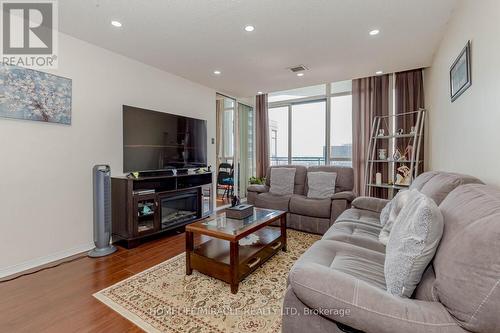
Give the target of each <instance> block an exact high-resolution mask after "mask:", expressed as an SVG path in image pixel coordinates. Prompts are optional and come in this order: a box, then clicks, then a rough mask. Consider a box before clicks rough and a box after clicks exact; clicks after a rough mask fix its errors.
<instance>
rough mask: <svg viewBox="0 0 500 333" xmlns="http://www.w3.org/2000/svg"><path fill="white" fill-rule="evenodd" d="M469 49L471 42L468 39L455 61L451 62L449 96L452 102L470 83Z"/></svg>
mask: <svg viewBox="0 0 500 333" xmlns="http://www.w3.org/2000/svg"><path fill="white" fill-rule="evenodd" d="M470 49H471V43H470V41H468V42H467V44H466V45H465V47H464V48H463V49H462V51H461V52H460V54H459V55H458V57H457V59H456V60H455V62H453V65H451V68H450V97H451V101H452V102H454V101H455V100H456V99H457V98H458V97H459V96H460V95H462V93H463V92H464V91H466V90H467V89H468V88H469V87H470V86H471V85H472V77H471V62H470Z"/></svg>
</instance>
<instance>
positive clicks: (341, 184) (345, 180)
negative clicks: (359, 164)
mask: <svg viewBox="0 0 500 333" xmlns="http://www.w3.org/2000/svg"><path fill="white" fill-rule="evenodd" d="M307 171H308V172H317V171H323V172H335V173H336V174H337V178H336V181H335V192H343V191H352V189H353V188H354V171H353V169H352V168H349V167H339V166H334V165H321V166H310V167H309V168H308V169H307ZM307 191H308V188H307V184H306V188H305V193H307Z"/></svg>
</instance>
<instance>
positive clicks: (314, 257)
mask: <svg viewBox="0 0 500 333" xmlns="http://www.w3.org/2000/svg"><path fill="white" fill-rule="evenodd" d="M343 254H346V255H347V256H349V257H351V256H352V257H353V258H352V260H354V261H351V260H349V259H343V258H341V260H339V261H338V262H337V263H336V264H335V265H333V266H335V268H333V269H332V268H331V266H332V264H333V262H334V260H335V257H337V256H339V257H341V256H342V255H343ZM357 258H362V260H359V259H357ZM383 258H384V256H383V254H381V253H377V252H374V251H369V250H365V249H363V248H360V247H356V246H353V245H349V244H345V243H340V242H334V241H326V240H320V241H318V242H316V243H315V244H314V245H313V246H312V247H311V248H310V249H309V250H308V251H306V252H305V253H304V254H303V255H302V256H301V258H300V259H299V260H298V261H297V262H296V263H295V265H294V266H293V267H292V269H291V271H290V274H289V276H288V281H289V284H290V287H291V289H292V291H293V292H294V294H295V295H296V297H297V298H298V299H299V300H300V301H301V302H302V303H303V304H304V305H306V306H307V307H309V308H310V309H317V310H320V309H324V310H328V309H349V315H346V316H342V317H340V316H338V315H336V312H334V311H325V312H323V313H322V315H323V316H324V317H325V318H327V319H329V320H333V321H336V322H339V323H341V324H344V325H347V326H349V327H352V328H354V329H357V330H360V331H363V332H419V333H424V332H425V333H465V332H466V331H464V330H463V329H462V328H461V327H460V326H458V324H457V322H456V321H455V320H454V318H453V317H452V316H451V315H450V314H449V313H448V311H446V309H445V308H444V307H443V305H441V304H440V303H438V302H423V301H415V300H413V299H408V298H401V297H398V296H393V295H391V294H389V293H387V292H386V291H385V289H384V288H382V286H383V281H382V276H383V275H380V274H381V272H380V269H381V266H382V265H383ZM353 264H355V266H353ZM351 267H352V268H354V271H353V270H351V269H350V268H351ZM377 272H378V273H377ZM367 273H368V274H367ZM367 277H368V278H367ZM286 306H288V304H285V307H286ZM304 320H307V318H305V319H304ZM494 331H495V330H491V331H490V332H494Z"/></svg>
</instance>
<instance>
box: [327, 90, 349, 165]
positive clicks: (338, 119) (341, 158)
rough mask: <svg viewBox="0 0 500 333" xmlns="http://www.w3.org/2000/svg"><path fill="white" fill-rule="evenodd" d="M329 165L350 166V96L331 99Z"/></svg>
mask: <svg viewBox="0 0 500 333" xmlns="http://www.w3.org/2000/svg"><path fill="white" fill-rule="evenodd" d="M331 108H332V112H331V115H330V164H333V165H341V166H352V96H351V95H343V96H334V97H332V98H331Z"/></svg>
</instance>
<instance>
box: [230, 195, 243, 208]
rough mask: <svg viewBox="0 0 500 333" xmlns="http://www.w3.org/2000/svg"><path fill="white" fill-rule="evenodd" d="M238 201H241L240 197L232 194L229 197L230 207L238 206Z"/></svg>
mask: <svg viewBox="0 0 500 333" xmlns="http://www.w3.org/2000/svg"><path fill="white" fill-rule="evenodd" d="M240 202H241V200H240V197H239V196H237V195H233V197H232V199H231V207H234V206H238V205H239V204H240Z"/></svg>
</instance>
